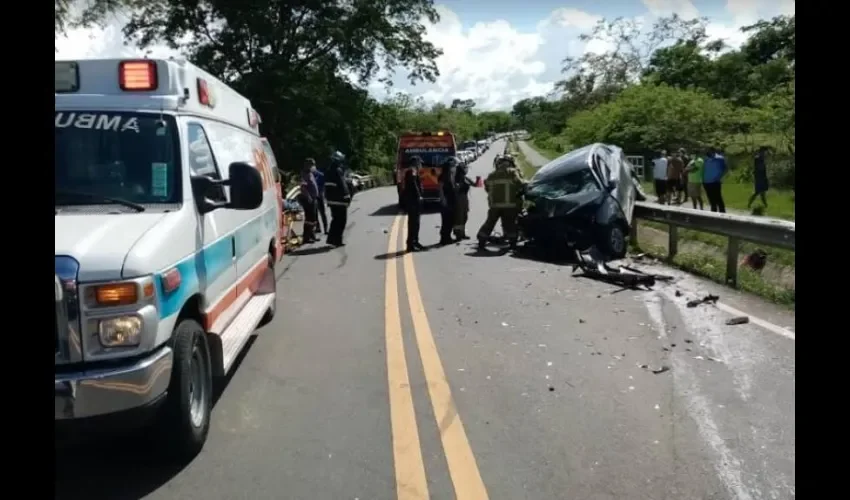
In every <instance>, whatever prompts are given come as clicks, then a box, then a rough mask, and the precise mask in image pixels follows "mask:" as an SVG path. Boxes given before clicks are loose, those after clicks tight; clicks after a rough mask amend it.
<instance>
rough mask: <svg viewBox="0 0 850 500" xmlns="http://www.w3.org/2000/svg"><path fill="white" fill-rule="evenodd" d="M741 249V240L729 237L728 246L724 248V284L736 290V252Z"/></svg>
mask: <svg viewBox="0 0 850 500" xmlns="http://www.w3.org/2000/svg"><path fill="white" fill-rule="evenodd" d="M740 248H741V240H739V239H738V238H735V237H729V245H728V247H727V248H726V284H727V285H729V286H731V287H732V288H738V251H739V250H740Z"/></svg>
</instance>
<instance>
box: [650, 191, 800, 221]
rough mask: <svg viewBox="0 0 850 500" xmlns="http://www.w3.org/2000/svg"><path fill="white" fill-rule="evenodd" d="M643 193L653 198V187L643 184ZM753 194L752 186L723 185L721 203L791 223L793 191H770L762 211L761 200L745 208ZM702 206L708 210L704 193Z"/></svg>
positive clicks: (734, 208)
mask: <svg viewBox="0 0 850 500" xmlns="http://www.w3.org/2000/svg"><path fill="white" fill-rule="evenodd" d="M641 184H642V185H643V190H644V192H645V193H646V194H647V195H649V196H650V197H653V199H654V196H655V186H653V185H652V183H651V182H643V183H641ZM752 194H753V186H752V184H749V183H747V184H733V183H724V184H723V201H724V202H725V203H726V208H727V209H733V210H737V211H739V212H746V213H750V214H753V215H764V216H767V217H775V218H777V219H785V220H790V221H793V220H794V218H795V214H794V212H795V206H794V192H793V191H785V190H781V189H772V190H770V191H768V192H767V205H768V206H767V208H766V209H763V208H761V207H763V205H762V204H761V199H756V201H755V203H753V209H748V208H747V202H749V201H750V196H751V195H752ZM702 201H703V204H704V205H705V207H706V209H707V208H708V200H707V199H706V197H705V193H704V192H703V196H702ZM683 206H687V207H690V206H691V205H690V201H688V204H687V205H683ZM760 208H761V213H759V214H756V213H755V211H758V210H759V209H760Z"/></svg>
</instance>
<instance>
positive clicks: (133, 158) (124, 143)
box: [54, 111, 182, 205]
mask: <svg viewBox="0 0 850 500" xmlns="http://www.w3.org/2000/svg"><path fill="white" fill-rule="evenodd" d="M54 130H55V137H54V146H55V153H54V155H55V156H54V169H55V195H56V196H55V203H56V205H110V204H114V200H121V201H126V202H129V203H131V204H139V205H141V204H162V203H179V202H180V201H181V200H182V192H181V183H180V180H181V177H180V144H179V141H178V135H177V125H176V122H175V121H174V118H173V117H171V116H168V115H159V114H150V113H122V112H86V111H57V112H56V115H55V120H54ZM110 199H111V200H113V201H110Z"/></svg>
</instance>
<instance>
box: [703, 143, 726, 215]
mask: <svg viewBox="0 0 850 500" xmlns="http://www.w3.org/2000/svg"><path fill="white" fill-rule="evenodd" d="M726 171H727V167H726V158H724V157H723V155H722V154H720V153H718V152H717V148H713V147H712V148H709V149H708V151H707V152H706V155H705V164H704V165H703V173H702V186H703V187H704V188H705V197H706V198H708V204H709V205H710V206H711V211H712V212H720V213H725V212H726V204H725V203H723V177H724V176H725V175H726Z"/></svg>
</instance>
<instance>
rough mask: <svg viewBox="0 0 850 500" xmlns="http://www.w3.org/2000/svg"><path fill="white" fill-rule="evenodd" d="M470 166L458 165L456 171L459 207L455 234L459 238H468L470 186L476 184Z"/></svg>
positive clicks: (456, 212) (457, 208) (456, 210)
mask: <svg viewBox="0 0 850 500" xmlns="http://www.w3.org/2000/svg"><path fill="white" fill-rule="evenodd" d="M468 172H469V167H467V166H466V165H460V166H458V168H457V170H456V171H455V188H456V189H457V207H456V208H455V225H454V234H455V238H456V239H457V240H468V239H469V236H467V235H466V221H467V220H468V219H469V188H471V187H472V186H474V185H475V182H473V181H472V180H471V179H470V178H469V177H468V176H467V173H468Z"/></svg>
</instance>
